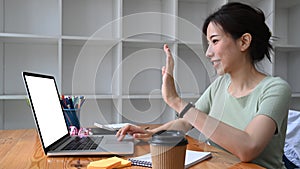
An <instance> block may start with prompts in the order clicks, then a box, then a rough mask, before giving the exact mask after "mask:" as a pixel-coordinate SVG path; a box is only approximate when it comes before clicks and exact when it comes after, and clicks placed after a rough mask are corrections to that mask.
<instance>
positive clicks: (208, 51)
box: [205, 45, 214, 58]
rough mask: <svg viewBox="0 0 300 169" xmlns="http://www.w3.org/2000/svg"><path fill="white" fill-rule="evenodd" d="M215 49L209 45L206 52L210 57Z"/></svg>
mask: <svg viewBox="0 0 300 169" xmlns="http://www.w3.org/2000/svg"><path fill="white" fill-rule="evenodd" d="M213 54H214V53H213V51H212V49H211V45H208V46H207V49H206V52H205V56H206V57H208V58H211V57H212V56H213Z"/></svg>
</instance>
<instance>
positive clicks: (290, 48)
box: [275, 45, 300, 52]
mask: <svg viewBox="0 0 300 169" xmlns="http://www.w3.org/2000/svg"><path fill="white" fill-rule="evenodd" d="M275 50H276V51H278V52H295V51H300V46H296V45H276V46H275Z"/></svg>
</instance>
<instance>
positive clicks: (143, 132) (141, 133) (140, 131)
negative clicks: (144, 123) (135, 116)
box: [116, 124, 153, 141]
mask: <svg viewBox="0 0 300 169" xmlns="http://www.w3.org/2000/svg"><path fill="white" fill-rule="evenodd" d="M126 134H130V135H132V136H133V138H136V139H145V138H149V137H151V136H152V135H153V132H151V131H150V130H147V129H144V128H142V127H140V126H136V125H133V124H129V125H126V126H125V127H122V128H121V129H120V130H119V131H118V132H117V134H116V137H118V140H119V141H122V140H123V139H124V137H125V136H126Z"/></svg>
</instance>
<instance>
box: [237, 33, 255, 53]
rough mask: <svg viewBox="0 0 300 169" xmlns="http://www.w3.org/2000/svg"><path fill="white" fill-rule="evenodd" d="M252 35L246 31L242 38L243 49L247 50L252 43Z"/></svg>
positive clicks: (241, 47)
mask: <svg viewBox="0 0 300 169" xmlns="http://www.w3.org/2000/svg"><path fill="white" fill-rule="evenodd" d="M251 41H252V36H251V34H250V33H244V34H243V35H242V36H241V38H240V45H241V46H240V49H241V51H246V50H247V49H248V48H249V47H250V44H251Z"/></svg>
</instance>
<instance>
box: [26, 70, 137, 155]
mask: <svg viewBox="0 0 300 169" xmlns="http://www.w3.org/2000/svg"><path fill="white" fill-rule="evenodd" d="M22 75H23V80H24V84H25V87H26V90H27V94H28V97H29V100H30V104H31V110H32V114H33V118H34V120H35V124H36V127H37V131H38V134H39V138H40V141H41V144H42V146H43V149H44V152H45V154H46V155H48V156H70V155H71V156H72V155H131V154H133V153H134V142H133V140H125V141H118V140H117V138H116V137H115V135H114V134H107V133H106V134H103V135H101V134H100V133H98V134H97V135H89V136H86V137H82V138H80V137H78V136H70V133H69V129H68V126H67V123H66V120H65V117H64V114H63V109H62V106H61V103H60V95H59V91H58V89H57V85H56V81H55V78H54V77H53V76H51V75H44V74H38V73H32V72H22ZM86 142H89V143H86ZM79 145H80V146H79Z"/></svg>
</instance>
